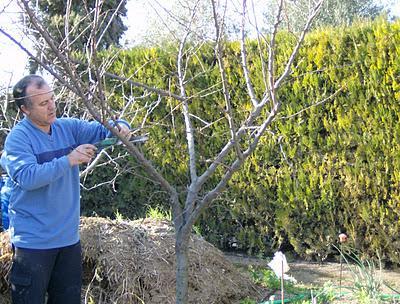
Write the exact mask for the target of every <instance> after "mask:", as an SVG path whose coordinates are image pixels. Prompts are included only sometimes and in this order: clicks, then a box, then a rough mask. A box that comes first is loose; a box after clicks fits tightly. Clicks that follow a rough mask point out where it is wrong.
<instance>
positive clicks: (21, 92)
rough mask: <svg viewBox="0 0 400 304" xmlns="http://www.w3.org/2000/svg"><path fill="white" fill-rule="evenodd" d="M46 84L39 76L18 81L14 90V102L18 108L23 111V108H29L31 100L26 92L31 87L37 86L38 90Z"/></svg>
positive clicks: (30, 76) (26, 77) (31, 76)
mask: <svg viewBox="0 0 400 304" xmlns="http://www.w3.org/2000/svg"><path fill="white" fill-rule="evenodd" d="M46 84H47V83H46V81H45V80H44V79H43V78H42V77H41V76H39V75H28V76H25V77H23V78H22V79H21V80H20V81H18V82H17V84H16V85H15V86H14V89H13V96H14V100H15V102H16V104H17V106H18V108H19V109H21V106H29V103H30V102H31V100H30V96H29V95H28V94H27V92H26V91H27V88H28V87H29V86H36V87H37V88H38V89H41V88H42V87H43V86H44V85H46Z"/></svg>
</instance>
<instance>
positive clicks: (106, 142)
mask: <svg viewBox="0 0 400 304" xmlns="http://www.w3.org/2000/svg"><path fill="white" fill-rule="evenodd" d="M148 139H149V137H148V136H146V135H144V136H132V137H131V138H130V139H129V141H130V142H131V143H143V142H145V141H147V140H148ZM121 144H122V141H121V140H120V139H119V138H118V137H109V138H106V139H103V140H101V141H99V142H97V143H95V144H94V145H95V146H96V147H97V149H99V150H101V149H105V148H108V147H111V146H117V145H121Z"/></svg>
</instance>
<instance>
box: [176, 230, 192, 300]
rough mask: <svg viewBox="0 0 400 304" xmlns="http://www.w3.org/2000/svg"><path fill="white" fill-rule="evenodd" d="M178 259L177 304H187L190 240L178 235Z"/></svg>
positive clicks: (180, 234)
mask: <svg viewBox="0 0 400 304" xmlns="http://www.w3.org/2000/svg"><path fill="white" fill-rule="evenodd" d="M175 257H176V302H175V303H176V304H186V303H188V298H189V293H188V290H189V264H188V261H189V238H188V237H187V236H185V235H184V234H182V233H179V232H178V233H177V235H176V243H175Z"/></svg>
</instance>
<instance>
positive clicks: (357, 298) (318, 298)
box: [240, 247, 400, 304]
mask: <svg viewBox="0 0 400 304" xmlns="http://www.w3.org/2000/svg"><path fill="white" fill-rule="evenodd" d="M338 251H339V253H340V254H341V256H342V259H343V261H344V266H345V267H346V268H347V269H348V270H349V271H350V273H351V281H346V285H345V286H339V280H337V281H334V282H328V283H326V284H325V285H324V286H321V287H318V288H315V287H314V286H305V285H303V284H294V283H290V282H286V281H285V285H284V293H285V300H286V301H285V303H294V304H308V303H310V304H315V303H319V304H322V303H359V304H383V303H388V304H389V303H390V304H400V293H399V292H398V291H396V290H394V289H393V288H391V287H389V289H390V290H392V291H393V292H394V293H395V294H390V295H388V294H384V292H383V290H384V289H383V287H384V286H385V283H384V282H383V280H382V279H381V275H380V271H381V265H380V263H375V262H373V261H370V260H363V259H361V258H359V256H358V255H357V254H356V253H355V251H354V250H352V249H350V248H348V247H347V248H346V249H345V251H341V250H339V249H338ZM377 264H378V265H377ZM247 271H248V272H249V274H250V276H251V278H252V279H253V281H254V282H255V283H256V284H258V285H261V286H263V287H266V288H267V289H268V290H271V294H274V295H275V300H274V301H270V300H269V294H268V295H266V296H265V299H263V300H261V301H258V302H257V301H255V300H254V299H244V300H243V301H241V302H240V303H241V304H270V303H271V304H272V303H281V298H280V290H281V281H280V278H278V277H277V276H276V275H275V273H274V272H273V271H272V270H270V269H269V268H263V267H252V266H250V267H249V268H248V269H247ZM338 271H339V266H338ZM386 286H387V285H386ZM387 287H388V286H387ZM342 291H344V292H342Z"/></svg>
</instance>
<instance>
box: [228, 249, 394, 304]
mask: <svg viewBox="0 0 400 304" xmlns="http://www.w3.org/2000/svg"><path fill="white" fill-rule="evenodd" d="M226 257H227V258H228V260H230V261H231V262H232V263H234V264H235V265H239V266H249V265H253V266H264V267H268V266H267V263H268V261H267V260H264V259H258V258H253V257H248V256H244V255H232V254H226ZM289 266H290V270H289V272H288V274H289V275H290V276H292V277H294V278H295V279H296V280H297V282H298V283H299V285H300V284H301V285H304V286H307V287H311V286H313V287H315V288H316V289H317V288H318V287H323V286H324V284H327V283H331V284H332V285H333V286H336V287H335V288H336V289H335V290H336V291H337V292H338V291H339V286H340V285H341V286H342V287H343V290H342V291H343V292H346V286H354V283H355V282H356V281H361V282H364V283H365V282H366V281H367V280H368V277H365V276H364V277H362V278H360V275H365V273H363V272H361V273H360V272H359V271H358V269H357V268H354V267H353V268H352V270H351V269H350V268H349V266H348V265H347V264H345V263H343V264H342V272H341V271H340V269H341V266H340V263H336V262H325V263H314V262H307V261H300V260H296V261H293V262H289ZM340 273H342V274H341V275H340ZM355 276H356V277H355ZM357 276H358V277H357ZM340 277H342V279H341V280H340ZM373 277H374V278H375V279H381V280H382V281H383V282H384V283H385V284H386V285H385V284H383V285H382V293H383V294H396V292H395V291H394V290H396V291H398V292H400V269H390V270H389V269H383V270H379V269H376V271H375V273H374V275H373ZM340 281H341V282H342V283H341V284H340ZM388 286H390V287H391V288H392V289H394V290H391V289H390V288H389V287H388ZM278 294H279V293H278ZM399 296H400V295H399ZM357 302H358V301H356V300H354V299H353V300H348V299H347V300H345V301H343V299H342V300H341V301H336V302H334V303H348V304H351V303H357ZM388 303H389V302H388ZM390 303H400V298H399V299H398V300H392V301H391V302H390Z"/></svg>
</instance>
